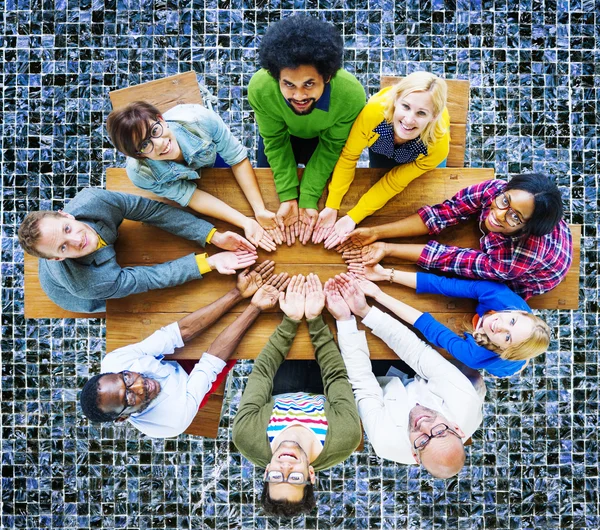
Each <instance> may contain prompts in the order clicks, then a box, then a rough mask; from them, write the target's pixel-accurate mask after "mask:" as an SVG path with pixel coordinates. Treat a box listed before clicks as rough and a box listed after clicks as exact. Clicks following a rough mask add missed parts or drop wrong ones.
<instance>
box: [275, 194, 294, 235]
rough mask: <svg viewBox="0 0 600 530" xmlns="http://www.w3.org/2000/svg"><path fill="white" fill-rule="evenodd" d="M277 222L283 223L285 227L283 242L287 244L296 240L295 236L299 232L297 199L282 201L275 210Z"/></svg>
mask: <svg viewBox="0 0 600 530" xmlns="http://www.w3.org/2000/svg"><path fill="white" fill-rule="evenodd" d="M277 218H278V223H283V225H284V228H285V242H286V243H287V245H288V246H291V245H293V244H294V243H295V242H296V237H298V234H299V227H298V201H296V199H292V200H291V201H284V202H282V203H281V204H280V205H279V210H277Z"/></svg>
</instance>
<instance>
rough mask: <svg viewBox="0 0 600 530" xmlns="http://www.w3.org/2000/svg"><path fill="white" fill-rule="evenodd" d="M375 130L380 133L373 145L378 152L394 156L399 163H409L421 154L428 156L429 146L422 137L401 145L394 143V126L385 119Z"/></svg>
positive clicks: (390, 156) (373, 148)
mask: <svg viewBox="0 0 600 530" xmlns="http://www.w3.org/2000/svg"><path fill="white" fill-rule="evenodd" d="M373 132H376V133H378V134H379V138H378V139H377V141H376V142H375V143H374V144H373V145H372V146H371V149H372V150H373V151H375V152H376V153H379V154H382V155H385V156H387V157H389V158H393V159H394V160H395V161H396V162H397V163H398V164H407V163H408V162H412V161H414V160H416V159H417V157H418V156H419V155H420V154H421V155H423V156H427V146H426V145H425V144H424V143H423V141H422V140H421V139H420V138H415V139H414V140H409V141H408V142H405V143H403V144H400V145H396V144H395V143H394V127H393V125H392V124H391V123H388V122H387V121H386V120H383V121H382V122H381V123H380V124H379V125H378V126H377V127H375V129H373Z"/></svg>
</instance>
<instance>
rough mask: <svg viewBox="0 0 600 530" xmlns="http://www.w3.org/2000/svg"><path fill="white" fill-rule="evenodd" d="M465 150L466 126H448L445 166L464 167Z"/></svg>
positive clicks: (453, 124) (458, 124) (454, 124)
mask: <svg viewBox="0 0 600 530" xmlns="http://www.w3.org/2000/svg"><path fill="white" fill-rule="evenodd" d="M466 148H467V126H466V125H464V124H461V123H451V124H450V150H449V151H448V158H447V159H446V166H447V167H449V168H458V167H463V166H464V165H465V151H466Z"/></svg>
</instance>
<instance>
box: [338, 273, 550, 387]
mask: <svg viewBox="0 0 600 530" xmlns="http://www.w3.org/2000/svg"><path fill="white" fill-rule="evenodd" d="M349 269H350V271H351V272H352V273H354V274H355V275H356V276H358V277H359V278H366V279H367V280H370V281H367V282H365V281H362V282H361V283H360V285H361V289H363V290H364V292H365V294H366V295H367V296H371V297H373V298H374V299H375V301H377V302H379V303H381V304H383V305H384V306H386V307H387V308H388V309H390V310H391V311H393V312H394V313H395V314H396V315H397V316H398V317H400V318H401V319H402V320H404V321H405V322H407V323H408V324H411V325H413V326H414V327H415V328H416V329H418V330H419V331H420V332H421V333H422V334H423V336H424V337H425V338H426V339H427V340H428V341H429V342H430V343H432V344H433V345H435V346H438V347H440V348H444V349H445V350H446V351H448V352H449V353H450V354H451V355H452V356H453V357H454V358H456V359H458V360H459V361H460V362H462V363H463V364H465V365H467V366H468V367H470V368H474V369H476V370H481V369H485V370H486V371H487V372H489V373H490V374H492V375H494V376H496V377H509V376H511V375H513V374H515V373H517V372H520V371H521V370H522V369H523V368H524V367H525V366H526V364H527V361H528V360H529V359H531V358H533V357H536V356H538V355H540V354H542V353H544V352H545V351H546V350H547V349H548V345H549V344H550V335H551V334H550V328H549V327H548V325H547V324H546V323H545V322H544V321H543V320H542V319H541V318H539V317H538V316H536V315H534V314H533V313H532V311H531V308H530V307H529V306H528V305H527V303H526V302H525V301H524V300H523V299H522V298H521V297H520V296H519V295H517V294H515V293H514V292H513V291H511V290H510V289H509V288H508V287H507V286H506V285H503V284H501V283H497V282H490V281H484V280H462V279H458V278H446V277H444V276H436V275H435V274H430V273H426V272H417V273H415V272H406V271H399V270H395V269H393V268H391V269H390V268H384V267H382V266H381V265H379V264H377V265H366V266H363V265H362V264H358V263H353V264H351V265H350V267H349ZM380 281H389V282H390V283H398V284H400V285H404V286H406V287H410V288H412V289H416V291H417V293H419V294H423V293H433V294H442V295H444V296H452V297H459V298H472V299H474V300H477V307H476V313H475V315H474V317H473V319H472V321H471V322H470V323H468V324H465V325H464V332H465V333H464V337H462V336H460V335H458V334H457V333H455V332H454V331H452V330H450V329H448V328H447V327H446V326H445V325H444V324H442V323H441V322H438V321H437V320H436V319H435V318H434V317H433V316H432V315H431V314H430V313H422V312H421V311H419V310H417V309H415V308H413V307H411V306H409V305H408V304H405V303H404V302H401V301H399V300H396V298H394V297H392V296H390V295H388V294H386V293H384V292H383V291H382V290H381V289H380V288H379V287H377V286H374V285H375V284H373V283H372V282H380ZM365 289H366V290H365Z"/></svg>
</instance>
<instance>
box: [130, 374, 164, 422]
mask: <svg viewBox="0 0 600 530" xmlns="http://www.w3.org/2000/svg"><path fill="white" fill-rule="evenodd" d="M142 375H143V377H144V379H151V380H153V381H156V379H155V378H154V377H152V376H150V375H147V374H142ZM156 382H157V384H158V386H159V388H160V390H159V391H158V394H160V392H161V391H162V387H161V385H160V383H159V382H158V381H156ZM158 394H157V395H156V396H154V397H153V398H150V396H149V393H148V388H147V387H146V386H145V385H144V397H143V398H142V401H143V405H142V406H141V407H140V408H139V409H138V410H136V411H135V413H136V414H139V413H140V412H144V411H145V410H146V409H147V408H148V407H149V406H150V404H151V403H152V402H153V401H154V400H155V399H156V398H157V397H158Z"/></svg>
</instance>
